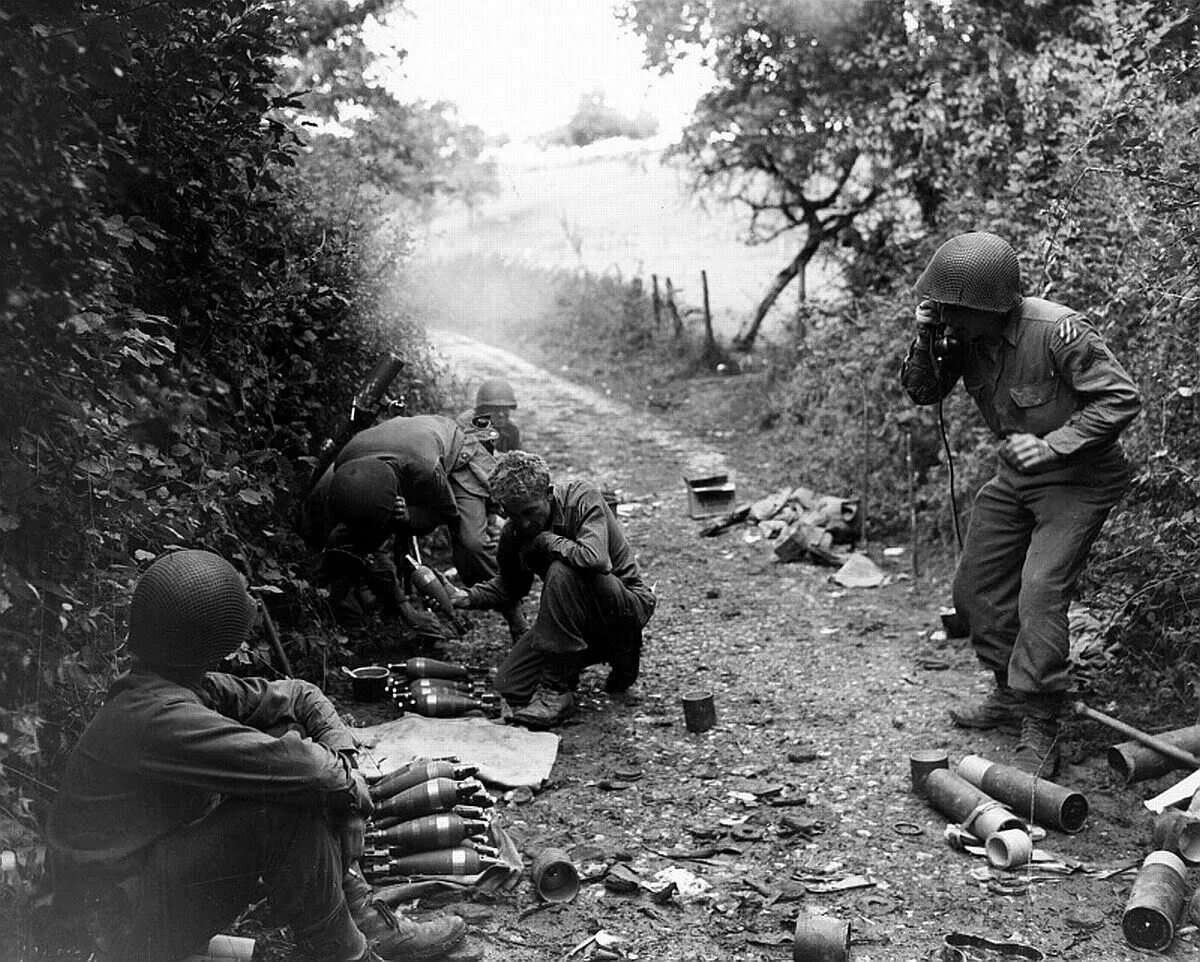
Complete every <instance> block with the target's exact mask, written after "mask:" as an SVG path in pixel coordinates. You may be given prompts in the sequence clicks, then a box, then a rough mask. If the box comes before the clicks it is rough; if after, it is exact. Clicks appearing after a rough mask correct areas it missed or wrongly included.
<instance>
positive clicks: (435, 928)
mask: <svg viewBox="0 0 1200 962" xmlns="http://www.w3.org/2000/svg"><path fill="white" fill-rule="evenodd" d="M342 892H343V894H344V895H345V897H346V905H347V906H348V907H349V909H350V915H351V917H352V918H353V919H354V924H355V926H356V927H357V928H358V930H359V931H360V932H362V934H363V935H365V936H366V938H367V943H368V945H369V947H370V948H369V953H368V955H367V956H366V958H367V959H369V960H371V962H407V960H410V959H411V960H414V962H417V960H425V959H440V958H442V957H444V956H446V955H448V954H449V953H451V952H452V951H453V950H454V949H455V948H457V947H458V946H459V945H460V944H461V943H462V942H463V940H464V939H465V938H466V937H467V924H466V923H465V922H464V921H463V920H462V919H461V918H459V917H458V916H457V915H445V916H441V917H439V918H435V919H431V920H429V921H427V922H414V921H412V920H411V919H406V918H404V917H403V916H402V915H398V914H397V913H396V912H395V911H394V910H393V909H392V908H391V907H390V906H388V905H387V904H386V903H384V902H381V901H379V900H378V899H376V898H375V897H374V892H373V890H372V888H371V883H370V882H368V881H367V880H366V879H364V878H363V877H362V875H361V874H359V873H358V871H357V870H351V871H350V872H347V873H346V874H345V875H344V876H343V878H342Z"/></svg>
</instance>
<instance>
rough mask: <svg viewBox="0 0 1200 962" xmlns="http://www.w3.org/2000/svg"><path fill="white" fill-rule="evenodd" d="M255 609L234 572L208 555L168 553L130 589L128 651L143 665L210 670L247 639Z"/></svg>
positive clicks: (216, 556)
mask: <svg viewBox="0 0 1200 962" xmlns="http://www.w3.org/2000/svg"><path fill="white" fill-rule="evenodd" d="M257 611H258V606H257V605H256V604H255V602H254V599H253V598H251V597H250V593H249V592H248V591H246V586H245V584H243V583H242V579H241V577H240V576H239V575H238V573H237V570H236V569H235V568H234V567H233V565H231V564H230V563H229V562H228V561H226V560H225V559H224V558H222V557H221V556H220V555H218V554H213V552H211V551H198V550H187V551H173V552H171V553H170V554H167V555H163V556H162V557H161V558H159V559H158V560H156V561H155V562H154V563H153V564H152V565H150V567H149V568H147V569H146V571H145V573H144V574H143V575H142V577H141V578H140V579H139V580H138V583H137V587H136V588H134V589H133V602H132V604H131V605H130V609H129V648H130V650H131V651H133V653H134V654H135V655H137V656H138V657H139V658H140V659H142V660H143V661H145V662H146V663H147V664H150V665H156V666H160V667H164V668H211V667H213V666H214V665H216V664H217V662H219V661H220V660H221V659H222V658H224V657H225V656H226V655H228V654H229V653H230V652H231V651H233V650H234V649H236V648H237V647H238V645H240V644H241V643H242V642H243V641H245V640H246V638H247V637H249V635H250V629H251V628H252V627H253V625H254V620H255V616H256V614H257Z"/></svg>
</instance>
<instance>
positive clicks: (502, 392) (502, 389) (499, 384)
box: [475, 377, 517, 408]
mask: <svg viewBox="0 0 1200 962" xmlns="http://www.w3.org/2000/svg"><path fill="white" fill-rule="evenodd" d="M475 406H476V407H477V408H482V407H492V408H515V407H516V406H517V395H516V393H515V392H514V391H513V387H512V385H511V384H509V383H508V382H507V381H505V380H504V379H503V378H498V377H491V378H488V379H487V380H486V381H484V382H483V383H482V384H480V385H479V390H478V391H476V392H475Z"/></svg>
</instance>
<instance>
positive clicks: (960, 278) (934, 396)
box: [900, 231, 1141, 777]
mask: <svg viewBox="0 0 1200 962" xmlns="http://www.w3.org/2000/svg"><path fill="white" fill-rule="evenodd" d="M916 293H917V296H918V297H919V298H920V302H919V304H918V306H917V309H916V321H917V334H916V337H915V338H914V339H913V341H912V344H911V346H910V347H909V350H908V354H907V356H906V357H905V359H904V364H903V366H902V368H901V374H900V378H901V383H902V384H903V386H904V389H905V390H906V391H907V393H908V395H909V397H911V398H912V400H913V401H914V402H915V403H917V404H936V403H939V402H940V401H941V400H942V398H944V397H946V395H948V394H949V393H950V391H951V390H952V389H953V388H954V385H955V384H956V383H957V382H958V381H959V380H960V379H961V380H962V382H963V386H964V387H965V388H966V390H967V392H968V393H969V394H970V395H971V397H972V398H973V400H974V401H975V404H976V406H977V407H978V409H979V412H980V414H981V415H982V416H983V419H984V421H985V422H986V423H987V425H988V427H989V428H991V430H992V432H993V434H994V435H995V436H996V438H997V440H998V441H999V442H1000V443H999V447H998V452H997V453H998V460H997V469H996V474H995V476H994V477H993V478H992V479H991V480H990V481H988V482H987V483H986V484H985V485H984V486H983V487H982V488H981V489H980V491H979V493H978V495H977V496H976V498H975V503H974V507H973V510H972V513H971V521H970V525H969V527H968V530H967V537H966V541H965V543H964V545H963V550H962V554H961V557H960V559H959V564H958V570H957V572H956V574H955V578H954V588H953V592H954V604H955V606H956V608H957V609H958V612H959V613H960V614H961V615H964V616H965V618H966V620H967V623H968V625H969V629H970V634H971V643H972V645H973V647H974V648H975V652H976V655H977V656H978V658H979V661H980V663H981V664H982V665H983V666H984V667H985V668H987V669H990V670H991V671H992V672H993V673H994V678H995V688H994V690H993V691H992V692H991V693H990V694H989V695H988V696H987V698H986V699H984V700H983V701H982V702H980V703H978V704H973V705H969V706H964V707H961V708H956V709H952V710H951V712H950V715H951V718H952V719H953V721H954V722H955V723H956V724H958V725H960V726H962V727H966V728H982V729H992V728H995V729H1001V730H1006V731H1011V732H1014V733H1019V741H1018V744H1017V748H1016V753H1015V760H1014V761H1015V764H1016V765H1017V766H1018V767H1020V768H1021V769H1023V770H1025V771H1028V772H1034V773H1037V774H1040V775H1042V776H1046V777H1049V776H1051V775H1053V774H1054V771H1055V769H1056V767H1057V763H1058V755H1059V744H1058V742H1059V721H1060V717H1061V714H1062V710H1063V707H1064V704H1065V699H1066V691H1067V687H1068V685H1069V678H1068V675H1067V669H1068V654H1069V642H1068V634H1067V608H1068V606H1069V604H1070V602H1071V599H1072V596H1073V595H1074V593H1075V587H1076V585H1077V583H1078V581H1079V577H1080V574H1081V573H1082V571H1083V567H1084V563H1085V561H1086V559H1087V555H1088V552H1089V550H1090V548H1091V546H1092V543H1093V541H1094V540H1095V538H1096V536H1097V535H1098V534H1099V532H1100V529H1101V527H1102V526H1103V524H1104V520H1105V518H1106V517H1107V516H1108V513H1109V511H1110V509H1111V508H1112V506H1113V505H1114V504H1116V502H1117V501H1118V500H1119V499H1120V497H1121V495H1122V493H1123V492H1124V490H1125V489H1126V487H1128V485H1129V481H1130V467H1129V464H1128V462H1127V461H1126V458H1125V454H1124V452H1123V451H1122V449H1121V444H1120V441H1119V436H1120V434H1121V432H1122V431H1123V430H1124V429H1125V427H1126V426H1127V425H1128V424H1129V423H1130V422H1131V421H1132V420H1133V419H1134V417H1136V416H1137V413H1138V411H1139V410H1140V408H1141V397H1140V394H1139V392H1138V389H1137V387H1136V386H1135V385H1134V383H1133V381H1132V380H1131V379H1130V377H1129V375H1128V374H1127V373H1126V372H1125V370H1124V368H1122V366H1121V364H1120V363H1119V362H1118V361H1117V359H1116V358H1115V357H1114V356H1113V353H1112V351H1111V350H1109V348H1108V345H1107V344H1105V342H1104V339H1103V338H1102V337H1101V336H1100V334H1099V332H1097V331H1096V329H1095V328H1094V327H1092V325H1091V324H1090V323H1088V321H1087V320H1086V319H1085V318H1084V317H1083V316H1082V315H1081V314H1079V313H1078V312H1076V311H1075V310H1073V309H1071V308H1070V307H1066V306H1064V305H1062V304H1057V303H1055V302H1053V301H1048V300H1043V299H1042V298H1039V297H1026V296H1023V295H1022V292H1021V272H1020V264H1019V261H1018V258H1017V254H1016V251H1014V250H1013V248H1012V247H1011V246H1010V245H1009V243H1008V242H1007V241H1005V240H1004V239H1003V238H1001V237H998V236H996V235H995V234H991V233H987V232H984V231H974V232H971V233H966V234H959V235H958V236H956V237H952V238H951V239H950V240H948V241H946V242H945V243H944V244H942V245H941V247H939V248H938V249H937V251H936V252H935V253H934V255H933V257H932V258H931V260H930V262H929V265H928V267H926V269H925V271H924V273H923V274H922V275H921V277H920V278H919V279H918V281H917V284H916Z"/></svg>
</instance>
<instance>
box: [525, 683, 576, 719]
mask: <svg viewBox="0 0 1200 962" xmlns="http://www.w3.org/2000/svg"><path fill="white" fill-rule="evenodd" d="M574 713H575V695H574V694H573V693H571V692H569V691H554V690H553V689H551V688H546V687H545V686H542V687H540V688H538V690H537V691H536V692H535V693H534V696H533V700H532V701H530V702H529V704H528V705H526V706H525V707H524V708H518V709H517V710H516V711H514V712H513V713H512V719H511V721H512V722H513V723H514V724H517V725H524V726H525V727H526V728H536V729H544V728H553V727H554V726H555V725H561V724H562V723H563V722H564V721H566V720H567V719H568V718H570V717H571V715H573V714H574Z"/></svg>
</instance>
